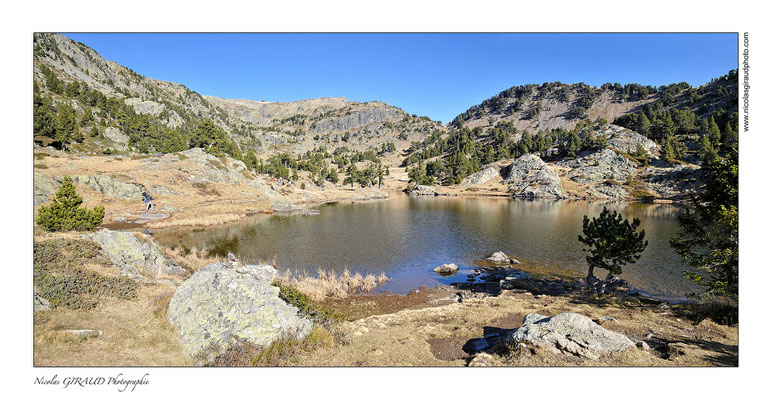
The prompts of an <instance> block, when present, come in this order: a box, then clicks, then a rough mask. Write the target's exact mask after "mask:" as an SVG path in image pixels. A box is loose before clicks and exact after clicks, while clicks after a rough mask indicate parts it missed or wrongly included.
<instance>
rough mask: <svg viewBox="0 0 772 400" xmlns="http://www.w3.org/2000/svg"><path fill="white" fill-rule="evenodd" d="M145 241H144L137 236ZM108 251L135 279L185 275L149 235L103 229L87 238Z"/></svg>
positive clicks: (111, 259)
mask: <svg viewBox="0 0 772 400" xmlns="http://www.w3.org/2000/svg"><path fill="white" fill-rule="evenodd" d="M138 236H139V237H140V238H142V240H140V239H138V238H137V237H138ZM84 237H85V238H86V239H88V240H91V241H93V242H95V243H97V244H99V246H101V247H102V250H103V251H104V252H105V254H106V255H107V257H108V258H109V259H110V261H112V263H113V264H115V265H116V266H117V267H118V268H119V269H120V271H121V274H122V275H126V276H129V277H131V278H141V277H143V276H144V277H148V278H155V277H157V276H158V275H160V274H161V273H163V274H167V275H182V274H183V273H184V271H183V269H182V268H181V267H180V266H179V265H177V263H176V262H174V261H172V260H168V259H166V257H164V256H163V255H162V254H161V252H160V250H159V249H158V246H156V244H155V243H154V242H153V240H152V239H150V238H149V237H148V236H144V235H140V234H135V233H131V232H118V231H111V230H108V229H102V230H99V231H97V232H94V233H90V234H88V235H85V236H84Z"/></svg>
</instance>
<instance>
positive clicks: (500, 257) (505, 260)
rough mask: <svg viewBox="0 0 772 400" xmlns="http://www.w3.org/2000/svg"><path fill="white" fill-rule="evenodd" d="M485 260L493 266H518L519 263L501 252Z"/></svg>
mask: <svg viewBox="0 0 772 400" xmlns="http://www.w3.org/2000/svg"><path fill="white" fill-rule="evenodd" d="M486 260H488V261H490V262H492V263H495V264H520V261H517V260H515V259H514V258H511V257H509V256H508V255H507V254H506V253H504V252H503V251H497V252H495V253H493V254H492V255H491V256H490V257H488V258H486Z"/></svg>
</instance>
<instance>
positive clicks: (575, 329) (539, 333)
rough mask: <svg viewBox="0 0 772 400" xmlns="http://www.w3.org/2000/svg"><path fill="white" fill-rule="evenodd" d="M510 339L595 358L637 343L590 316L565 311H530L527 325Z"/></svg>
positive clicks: (526, 321) (516, 344)
mask: <svg viewBox="0 0 772 400" xmlns="http://www.w3.org/2000/svg"><path fill="white" fill-rule="evenodd" d="M506 340H507V342H509V343H511V344H512V345H515V346H519V347H537V348H542V349H546V350H549V351H552V352H553V353H569V354H573V355H576V356H581V357H587V358H590V359H592V360H597V359H598V358H600V357H601V356H603V355H605V354H608V353H610V352H617V351H623V350H626V349H628V348H630V347H635V343H634V342H633V341H632V340H630V339H629V338H628V337H627V336H625V335H622V334H621V333H617V332H613V331H610V330H608V329H606V328H603V327H602V326H600V325H598V324H596V323H595V322H593V321H592V320H591V319H590V318H588V317H585V316H583V315H580V314H576V313H562V314H558V315H555V316H553V317H547V316H544V315H541V314H536V313H533V314H528V315H526V316H525V319H524V320H523V325H522V326H520V328H518V329H517V330H515V331H514V332H512V333H511V334H510V335H509V336H508V337H507V339H506Z"/></svg>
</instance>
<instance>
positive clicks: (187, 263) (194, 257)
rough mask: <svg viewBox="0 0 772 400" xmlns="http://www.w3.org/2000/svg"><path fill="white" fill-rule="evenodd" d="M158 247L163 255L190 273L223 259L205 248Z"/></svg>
mask: <svg viewBox="0 0 772 400" xmlns="http://www.w3.org/2000/svg"><path fill="white" fill-rule="evenodd" d="M160 249H161V252H162V253H163V255H164V256H166V257H168V258H171V259H172V260H174V261H177V264H179V265H180V267H182V268H183V269H185V270H186V271H188V272H189V273H190V274H193V273H195V272H196V271H198V270H200V269H201V268H204V267H206V266H207V265H209V264H212V263H216V262H222V261H225V259H224V258H222V257H217V256H214V255H212V254H209V252H208V251H206V250H199V249H188V248H182V247H175V248H169V247H165V246H160Z"/></svg>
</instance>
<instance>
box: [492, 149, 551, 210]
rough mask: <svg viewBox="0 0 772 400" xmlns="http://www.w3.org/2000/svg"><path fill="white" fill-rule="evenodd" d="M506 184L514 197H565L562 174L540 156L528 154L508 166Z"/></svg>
mask: <svg viewBox="0 0 772 400" xmlns="http://www.w3.org/2000/svg"><path fill="white" fill-rule="evenodd" d="M504 184H507V185H508V186H509V190H510V192H511V193H512V196H513V197H520V198H552V199H554V198H558V199H559V198H563V197H564V196H563V186H561V185H560V176H558V174H557V173H556V172H555V171H553V170H552V168H550V167H549V165H547V163H545V162H544V161H542V159H541V158H539V156H537V155H534V154H526V155H523V156H521V157H520V158H518V159H517V160H515V161H514V162H513V163H512V164H510V165H509V167H507V172H506V175H505V178H504Z"/></svg>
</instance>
